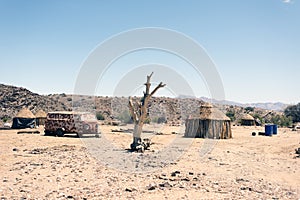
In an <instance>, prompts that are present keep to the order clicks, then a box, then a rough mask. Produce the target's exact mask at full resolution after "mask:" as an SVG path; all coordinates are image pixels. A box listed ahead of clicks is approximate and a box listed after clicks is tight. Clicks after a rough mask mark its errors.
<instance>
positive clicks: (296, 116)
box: [284, 103, 300, 122]
mask: <svg viewBox="0 0 300 200" xmlns="http://www.w3.org/2000/svg"><path fill="white" fill-rule="evenodd" d="M284 114H285V116H287V117H291V118H292V120H293V122H300V103H298V104H297V105H292V106H288V107H287V108H286V109H285V110H284Z"/></svg>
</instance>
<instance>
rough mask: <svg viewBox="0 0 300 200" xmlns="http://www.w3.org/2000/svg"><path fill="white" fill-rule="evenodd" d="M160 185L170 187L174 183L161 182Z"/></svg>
mask: <svg viewBox="0 0 300 200" xmlns="http://www.w3.org/2000/svg"><path fill="white" fill-rule="evenodd" d="M159 187H165V188H170V187H172V185H171V184H170V183H169V182H164V183H160V184H159Z"/></svg>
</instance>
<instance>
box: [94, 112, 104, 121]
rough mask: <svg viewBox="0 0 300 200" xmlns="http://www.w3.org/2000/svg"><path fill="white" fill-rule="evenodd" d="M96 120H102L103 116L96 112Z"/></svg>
mask: <svg viewBox="0 0 300 200" xmlns="http://www.w3.org/2000/svg"><path fill="white" fill-rule="evenodd" d="M96 118H97V119H98V120H104V116H103V115H102V114H101V113H100V112H97V113H96Z"/></svg>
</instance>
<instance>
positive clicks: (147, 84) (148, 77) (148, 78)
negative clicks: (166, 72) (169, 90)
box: [144, 72, 153, 96]
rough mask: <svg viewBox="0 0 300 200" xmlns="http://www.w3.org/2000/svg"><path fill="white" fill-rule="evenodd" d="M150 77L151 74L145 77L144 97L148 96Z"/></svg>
mask: <svg viewBox="0 0 300 200" xmlns="http://www.w3.org/2000/svg"><path fill="white" fill-rule="evenodd" d="M152 75H153V72H152V73H151V74H150V75H149V76H147V82H146V83H145V85H146V93H145V92H144V96H148V95H149V91H150V86H151V83H150V79H151V76H152Z"/></svg>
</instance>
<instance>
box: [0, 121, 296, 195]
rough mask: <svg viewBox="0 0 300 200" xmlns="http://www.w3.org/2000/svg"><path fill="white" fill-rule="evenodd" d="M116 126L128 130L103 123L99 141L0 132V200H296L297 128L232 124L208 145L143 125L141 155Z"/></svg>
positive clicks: (173, 131) (178, 131)
mask: <svg viewBox="0 0 300 200" xmlns="http://www.w3.org/2000/svg"><path fill="white" fill-rule="evenodd" d="M120 128H123V129H126V128H130V127H115V126H108V125H103V126H101V132H102V136H101V137H100V138H93V137H87V138H77V137H76V136H75V135H65V137H54V136H44V133H43V128H42V127H41V128H40V129H39V130H40V134H17V132H18V130H0V159H1V162H0V197H1V199H300V168H299V166H300V158H298V157H296V154H295V149H296V148H298V147H300V144H299V142H300V131H298V132H297V131H290V130H289V129H285V128H280V129H279V130H278V134H277V135H274V136H272V137H266V136H258V135H256V136H252V135H251V133H252V132H253V131H255V132H256V133H257V132H259V131H264V128H263V127H243V126H233V127H232V131H233V139H227V140H209V139H200V138H197V139H188V138H184V137H183V135H182V130H181V128H182V127H181V128H180V127H170V126H161V127H155V126H153V125H147V126H145V130H153V129H156V131H155V134H154V133H153V134H151V133H145V134H144V136H146V137H150V138H152V142H153V144H152V145H151V147H150V150H147V151H145V153H144V154H142V153H136V152H130V151H128V150H127V149H128V147H129V145H130V143H131V140H132V135H131V134H130V133H122V132H121V133H120V132H112V131H111V130H112V129H120ZM168 147H171V148H168Z"/></svg>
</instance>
